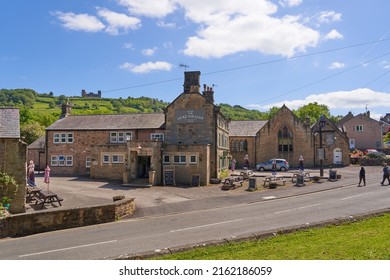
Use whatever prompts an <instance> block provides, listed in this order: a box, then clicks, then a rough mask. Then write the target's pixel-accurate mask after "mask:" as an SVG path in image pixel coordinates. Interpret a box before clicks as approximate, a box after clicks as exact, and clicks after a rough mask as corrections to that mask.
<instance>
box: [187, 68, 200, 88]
mask: <svg viewBox="0 0 390 280" xmlns="http://www.w3.org/2000/svg"><path fill="white" fill-rule="evenodd" d="M199 78H200V71H188V72H184V93H199V87H200V85H199V80H200V79H199Z"/></svg>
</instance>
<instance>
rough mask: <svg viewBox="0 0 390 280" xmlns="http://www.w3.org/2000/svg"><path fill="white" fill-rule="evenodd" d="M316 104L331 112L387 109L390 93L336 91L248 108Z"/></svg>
mask: <svg viewBox="0 0 390 280" xmlns="http://www.w3.org/2000/svg"><path fill="white" fill-rule="evenodd" d="M314 102H317V103H318V104H325V105H326V106H328V108H329V109H330V110H332V109H343V110H353V109H359V110H363V109H364V108H365V107H366V106H368V107H369V108H376V107H386V108H387V107H388V104H389V103H390V93H385V92H376V91H373V90H371V89H368V88H359V89H355V90H351V91H336V92H328V93H323V94H316V95H309V96H307V97H306V98H305V99H297V100H285V101H283V102H276V103H272V104H266V105H259V104H250V105H248V106H247V107H249V108H255V109H259V110H268V109H269V108H271V107H273V106H277V107H281V106H283V104H285V105H286V106H287V107H288V108H290V109H298V108H299V107H301V106H303V105H306V104H308V103H314Z"/></svg>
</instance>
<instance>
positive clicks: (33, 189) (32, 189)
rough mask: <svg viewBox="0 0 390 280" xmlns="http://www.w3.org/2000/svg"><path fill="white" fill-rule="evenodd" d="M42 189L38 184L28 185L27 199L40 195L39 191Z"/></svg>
mask: <svg viewBox="0 0 390 280" xmlns="http://www.w3.org/2000/svg"><path fill="white" fill-rule="evenodd" d="M40 191H42V189H41V188H39V187H38V186H31V185H27V187H26V201H32V200H33V199H35V198H36V197H37V196H38V193H39V192H40Z"/></svg>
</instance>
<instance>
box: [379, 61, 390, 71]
mask: <svg viewBox="0 0 390 280" xmlns="http://www.w3.org/2000/svg"><path fill="white" fill-rule="evenodd" d="M379 65H380V66H381V67H383V68H384V69H390V62H389V61H387V60H383V61H381V62H380V63H379Z"/></svg>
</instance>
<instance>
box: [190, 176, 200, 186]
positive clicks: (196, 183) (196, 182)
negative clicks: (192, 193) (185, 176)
mask: <svg viewBox="0 0 390 280" xmlns="http://www.w3.org/2000/svg"><path fill="white" fill-rule="evenodd" d="M199 186H200V175H199V174H195V175H192V176H191V187H199Z"/></svg>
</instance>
